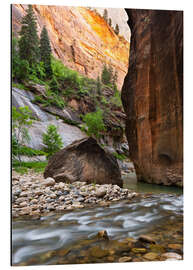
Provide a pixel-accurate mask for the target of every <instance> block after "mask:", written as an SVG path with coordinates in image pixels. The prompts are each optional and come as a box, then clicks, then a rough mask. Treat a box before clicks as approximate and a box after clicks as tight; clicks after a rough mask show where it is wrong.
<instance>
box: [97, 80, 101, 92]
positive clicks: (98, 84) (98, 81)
mask: <svg viewBox="0 0 193 270" xmlns="http://www.w3.org/2000/svg"><path fill="white" fill-rule="evenodd" d="M97 93H98V95H99V96H100V95H101V81H100V77H99V76H98V77H97Z"/></svg>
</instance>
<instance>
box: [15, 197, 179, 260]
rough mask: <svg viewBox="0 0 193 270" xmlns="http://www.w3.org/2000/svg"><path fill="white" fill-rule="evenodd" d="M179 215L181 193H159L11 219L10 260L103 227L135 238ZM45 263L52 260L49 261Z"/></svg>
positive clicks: (74, 240) (119, 236)
mask: <svg viewBox="0 0 193 270" xmlns="http://www.w3.org/2000/svg"><path fill="white" fill-rule="evenodd" d="M182 216H183V196H182V195H176V194H164V193H160V194H154V195H152V196H151V197H148V198H144V199H139V198H136V199H135V200H134V201H132V202H129V201H127V202H126V201H122V202H119V203H113V204H112V205H110V206H109V207H95V208H89V209H81V210H74V211H71V212H66V213H65V214H62V215H56V214H53V215H51V216H46V217H42V218H41V219H40V220H29V219H25V220H18V221H14V222H13V227H12V251H13V253H12V255H13V256H12V263H13V265H15V264H18V263H20V262H25V261H26V260H28V259H29V258H31V257H33V256H37V255H39V254H42V253H44V252H47V251H50V250H56V251H57V250H59V249H61V248H67V247H68V246H69V245H71V246H73V244H76V243H78V242H79V241H80V240H83V239H84V240H85V239H92V237H93V236H94V235H95V234H96V232H98V231H101V230H106V231H107V233H108V235H109V237H110V239H119V240H120V239H124V238H126V237H134V238H136V237H138V236H139V235H140V234H144V233H149V232H151V231H153V230H155V228H156V226H157V225H158V224H159V225H161V224H164V223H165V222H167V221H168V220H174V221H175V223H177V222H178V219H182ZM49 259H50V258H49ZM44 263H45V262H44ZM46 263H47V264H51V261H49V260H48V261H47V262H46ZM40 264H41V263H40Z"/></svg>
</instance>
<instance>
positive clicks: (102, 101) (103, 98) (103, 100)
mask: <svg viewBox="0 0 193 270" xmlns="http://www.w3.org/2000/svg"><path fill="white" fill-rule="evenodd" d="M101 103H102V104H103V105H107V104H109V102H108V101H107V100H106V98H105V97H104V96H102V97H101Z"/></svg>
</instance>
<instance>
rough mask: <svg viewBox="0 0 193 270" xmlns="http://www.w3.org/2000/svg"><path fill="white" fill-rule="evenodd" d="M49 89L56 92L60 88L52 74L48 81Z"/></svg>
mask: <svg viewBox="0 0 193 270" xmlns="http://www.w3.org/2000/svg"><path fill="white" fill-rule="evenodd" d="M49 86H50V90H52V91H54V92H57V93H58V91H59V90H60V85H59V83H58V81H57V79H56V77H55V76H52V79H51V81H50V82H49Z"/></svg>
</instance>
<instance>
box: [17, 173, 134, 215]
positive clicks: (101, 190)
mask: <svg viewBox="0 0 193 270" xmlns="http://www.w3.org/2000/svg"><path fill="white" fill-rule="evenodd" d="M136 196H139V193H136V192H133V191H130V190H128V189H125V188H120V187H119V186H117V185H112V184H104V185H98V184H95V183H93V184H87V183H86V182H74V183H72V184H67V183H63V182H59V183H56V182H55V180H54V179H53V178H51V177H48V178H47V179H44V178H43V175H42V174H41V173H34V172H32V171H31V172H29V173H28V174H24V175H21V174H19V173H16V172H15V171H13V173H12V217H13V218H15V217H19V216H25V215H29V216H33V217H37V218H38V217H40V216H42V215H46V214H48V213H50V212H53V211H58V212H60V211H64V210H72V209H77V208H84V207H88V206H94V205H100V206H106V205H109V204H110V203H111V202H116V201H120V200H131V199H132V198H134V197H136Z"/></svg>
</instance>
